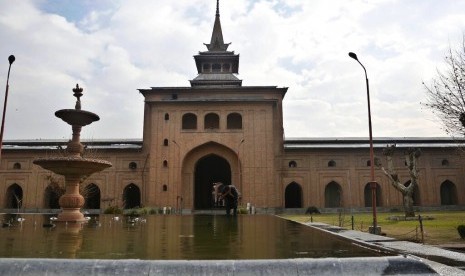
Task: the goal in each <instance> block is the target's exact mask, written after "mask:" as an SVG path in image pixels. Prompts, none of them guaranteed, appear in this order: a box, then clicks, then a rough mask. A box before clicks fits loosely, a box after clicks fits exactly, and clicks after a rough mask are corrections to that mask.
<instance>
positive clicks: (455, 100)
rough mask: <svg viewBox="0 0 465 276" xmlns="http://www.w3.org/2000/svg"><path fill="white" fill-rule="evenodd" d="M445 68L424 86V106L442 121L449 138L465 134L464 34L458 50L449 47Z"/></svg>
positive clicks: (438, 71)
mask: <svg viewBox="0 0 465 276" xmlns="http://www.w3.org/2000/svg"><path fill="white" fill-rule="evenodd" d="M445 62H446V68H445V69H444V70H443V71H440V70H437V76H436V77H435V78H433V79H432V81H431V83H430V84H425V83H424V82H423V85H424V87H425V88H426V96H427V102H426V103H424V105H425V106H427V107H428V108H430V109H431V110H432V111H433V113H434V114H435V115H436V116H437V117H438V118H439V119H440V120H441V121H442V124H443V128H444V130H445V131H446V133H447V134H449V135H451V136H456V135H460V136H462V135H464V134H465V95H464V94H465V34H464V35H463V38H462V45H461V48H460V49H459V50H454V49H452V48H451V47H449V51H448V52H447V54H446V56H445Z"/></svg>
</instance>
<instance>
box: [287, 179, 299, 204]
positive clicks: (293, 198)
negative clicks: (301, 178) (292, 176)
mask: <svg viewBox="0 0 465 276" xmlns="http://www.w3.org/2000/svg"><path fill="white" fill-rule="evenodd" d="M284 207H285V208H302V188H301V187H300V185H299V184H297V183H295V182H292V183H290V184H289V185H287V187H286V190H285V192H284Z"/></svg>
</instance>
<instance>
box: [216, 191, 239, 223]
mask: <svg viewBox="0 0 465 276" xmlns="http://www.w3.org/2000/svg"><path fill="white" fill-rule="evenodd" d="M220 191H221V195H220V199H223V200H224V205H225V207H226V215H227V216H230V215H231V209H232V210H233V216H236V215H237V203H238V200H239V192H238V191H237V188H236V187H235V186H234V185H222V189H221V190H220Z"/></svg>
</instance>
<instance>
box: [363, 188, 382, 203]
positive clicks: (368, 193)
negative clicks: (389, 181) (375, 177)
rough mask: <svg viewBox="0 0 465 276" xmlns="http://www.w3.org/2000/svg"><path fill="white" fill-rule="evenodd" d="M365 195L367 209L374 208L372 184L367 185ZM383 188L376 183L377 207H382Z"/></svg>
mask: <svg viewBox="0 0 465 276" xmlns="http://www.w3.org/2000/svg"><path fill="white" fill-rule="evenodd" d="M363 195H364V198H365V207H373V202H372V197H373V196H372V195H373V191H372V190H371V184H370V183H367V184H366V185H365V188H364V189H363ZM381 198H382V197H381V186H380V185H379V184H378V183H376V206H377V207H379V206H381Z"/></svg>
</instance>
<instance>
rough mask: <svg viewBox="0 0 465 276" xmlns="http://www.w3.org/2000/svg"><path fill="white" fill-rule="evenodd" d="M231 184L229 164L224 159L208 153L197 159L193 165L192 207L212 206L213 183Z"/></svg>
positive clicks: (206, 207)
mask: <svg viewBox="0 0 465 276" xmlns="http://www.w3.org/2000/svg"><path fill="white" fill-rule="evenodd" d="M215 182H222V183H224V184H226V185H230V184H231V166H230V165H229V163H228V161H226V159H224V158H222V157H220V156H218V155H216V154H210V155H207V156H204V157H202V158H201V159H199V160H198V161H197V163H196V165H195V184H194V208H195V209H209V208H212V207H213V196H212V188H213V183H215Z"/></svg>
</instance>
